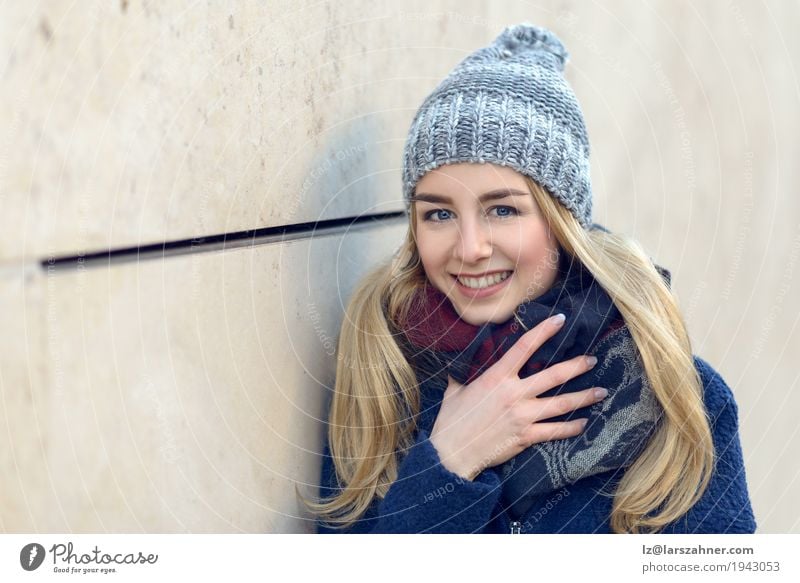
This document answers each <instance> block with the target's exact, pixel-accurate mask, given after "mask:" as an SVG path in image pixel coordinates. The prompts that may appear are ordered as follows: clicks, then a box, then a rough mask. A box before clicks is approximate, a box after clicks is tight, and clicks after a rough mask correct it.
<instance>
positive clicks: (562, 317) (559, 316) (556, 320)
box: [553, 314, 567, 326]
mask: <svg viewBox="0 0 800 583" xmlns="http://www.w3.org/2000/svg"><path fill="white" fill-rule="evenodd" d="M566 319H567V317H566V316H565V315H564V314H556V315H555V316H553V324H555V325H556V326H561V324H563V323H564V320H566Z"/></svg>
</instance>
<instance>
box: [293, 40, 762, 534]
mask: <svg viewBox="0 0 800 583" xmlns="http://www.w3.org/2000/svg"><path fill="white" fill-rule="evenodd" d="M566 60H567V53H566V51H565V49H564V47H563V45H562V44H561V42H560V41H559V40H558V38H557V37H556V36H555V35H553V34H552V33H551V32H550V31H547V30H546V29H542V28H538V27H534V26H531V25H518V26H514V27H510V28H508V29H506V30H505V31H504V32H503V33H502V34H501V35H500V36H499V37H498V38H497V39H496V40H495V42H494V43H492V44H491V45H489V46H487V47H484V48H482V49H480V50H478V51H476V52H475V53H473V54H471V55H470V56H468V57H467V58H466V59H465V60H464V61H462V62H461V63H460V64H459V65H458V66H457V67H456V68H455V69H454V70H453V71H452V72H451V73H450V75H448V77H447V78H446V79H445V80H444V81H442V83H441V84H440V85H439V86H438V87H437V88H436V90H434V92H433V93H432V94H431V95H430V96H428V98H427V99H426V100H425V102H424V103H423V104H422V106H421V108H420V110H419V111H418V113H417V115H416V117H415V119H414V122H413V124H412V126H411V129H410V131H409V136H408V141H407V143H406V148H405V154H404V168H403V180H404V193H405V196H406V198H407V201H408V205H409V219H410V222H409V230H408V235H407V238H406V240H405V243H404V245H403V246H402V247H401V249H400V250H399V251H398V253H397V254H396V255H395V256H394V257H392V258H391V260H390V261H388V262H387V263H385V264H383V265H381V266H380V267H379V268H377V269H375V270H373V271H372V272H371V273H369V274H368V275H367V277H365V279H364V280H363V281H362V282H361V284H360V286H359V287H358V288H357V289H356V291H355V293H354V294H353V297H352V299H351V301H350V304H349V306H348V309H347V313H346V315H345V318H344V323H343V325H342V331H341V335H340V339H339V363H338V367H337V376H336V387H335V393H334V396H333V400H332V403H331V410H330V418H329V428H328V436H327V437H328V439H327V443H326V446H325V452H324V456H323V468H322V486H321V490H320V494H321V496H322V498H323V499H322V500H321V501H313V502H312V501H307V500H304V502H306V504H307V505H308V506H309V508H310V509H311V510H312V511H313V512H314V513H315V514H316V515H317V516H318V517H319V522H318V526H319V531H320V532H354V533H366V532H372V533H388V532H394V533H400V532H412V533H416V532H420V533H422V532H429V533H434V532H445V533H479V532H483V533H495V532H498V533H503V532H505V533H507V532H513V533H528V532H530V533H534V532H536V533H543V532H586V533H594V532H598V533H604V532H617V533H623V532H633V533H637V532H686V533H691V532H720V533H722V532H754V531H755V520H754V517H753V513H752V509H751V506H750V501H749V497H748V493H747V485H746V481H745V473H744V465H743V461H742V452H741V447H740V443H739V437H738V429H737V408H736V403H735V401H734V399H733V395H732V393H731V391H730V389H729V388H728V387H727V386H726V384H725V382H724V381H723V380H722V379H721V378H720V376H719V375H718V374H717V373H716V372H715V371H714V370H713V369H712V368H711V367H710V366H709V365H708V364H707V363H706V362H704V361H703V360H701V359H699V358H697V357H694V356H693V355H692V351H691V346H690V343H689V338H688V335H687V332H686V326H685V324H684V322H683V320H682V318H681V315H680V313H679V311H678V308H677V305H676V300H675V297H674V296H673V294H672V292H671V291H670V289H669V283H670V280H669V273H668V272H667V271H666V270H663V269H661V268H659V267H656V266H655V265H654V264H653V263H652V262H651V261H650V259H649V257H648V256H647V255H646V254H645V253H644V252H643V251H642V250H641V248H640V247H639V246H638V245H637V244H636V243H634V242H632V241H630V240H628V239H626V238H624V237H622V236H619V235H615V234H612V233H610V232H608V231H607V230H605V229H603V228H601V227H599V226H598V225H596V224H593V223H592V221H591V207H592V199H591V183H590V179H589V143H588V138H587V135H586V128H585V125H584V121H583V115H582V113H581V110H580V107H579V105H578V102H577V100H576V98H575V95H574V93H573V92H572V90H571V89H570V87H569V86H568V84H567V83H566V81H565V79H564V77H563V68H564V64H565V62H566Z"/></svg>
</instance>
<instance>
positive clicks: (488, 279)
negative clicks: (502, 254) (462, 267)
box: [458, 271, 511, 289]
mask: <svg viewBox="0 0 800 583" xmlns="http://www.w3.org/2000/svg"><path fill="white" fill-rule="evenodd" d="M509 275H511V272H510V271H504V272H502V273H493V274H492V275H489V276H484V277H479V278H474V277H459V278H458V282H459V283H460V284H462V285H465V286H467V287H469V288H472V289H481V288H484V287H489V286H490V285H495V284H496V283H500V282H501V281H503V280H504V279H506V278H507V277H508V276H509Z"/></svg>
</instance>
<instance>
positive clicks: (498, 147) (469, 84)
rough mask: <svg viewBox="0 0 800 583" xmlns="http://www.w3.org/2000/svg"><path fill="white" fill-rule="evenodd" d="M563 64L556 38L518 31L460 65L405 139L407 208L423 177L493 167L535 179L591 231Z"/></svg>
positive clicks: (579, 118)
mask: <svg viewBox="0 0 800 583" xmlns="http://www.w3.org/2000/svg"><path fill="white" fill-rule="evenodd" d="M568 59H569V54H568V53H567V51H566V49H565V48H564V45H563V44H562V43H561V41H560V40H559V39H558V37H557V36H556V35H555V34H553V33H552V32H550V31H549V30H547V29H545V28H541V27H537V26H533V25H530V24H518V25H516V26H511V27H508V28H506V29H505V30H504V31H503V32H502V33H501V34H500V36H498V37H497V39H496V40H495V41H494V42H493V43H492V44H490V45H489V46H487V47H483V48H481V49H478V50H477V51H475V52H474V53H472V54H471V55H469V56H468V57H467V58H465V59H464V60H463V61H461V63H459V64H458V65H457V66H456V68H455V69H453V71H452V72H451V73H450V74H449V75H448V76H447V77H446V78H445V79H444V80H443V81H442V82H441V83H440V84H439V86H438V87H437V88H436V89H435V90H434V91H433V93H431V94H430V95H429V96H428V97H427V98H426V99H425V101H424V102H423V103H422V106H421V107H420V109H419V111H417V114H416V116H415V117H414V121H413V122H412V124H411V129H410V130H409V132H408V138H407V141H406V146H405V152H404V155H403V195H404V196H405V199H406V205H407V207H408V206H410V196H411V194H412V193H413V192H414V187H415V186H416V185H417V182H418V181H419V179H420V178H422V176H423V175H424V174H425V173H426V172H429V171H431V170H433V169H434V168H438V167H439V166H443V165H445V164H451V163H456V162H479V163H485V162H491V163H494V164H499V165H502V166H508V167H510V168H513V169H514V170H516V171H518V172H520V173H521V174H524V175H526V176H529V177H530V178H532V179H533V180H534V181H535V182H536V183H538V184H539V185H541V186H543V187H544V188H545V189H546V190H547V191H548V192H549V193H550V194H551V195H552V196H554V197H555V198H556V199H558V200H559V201H560V202H561V203H562V204H563V205H564V206H565V207H566V208H568V209H569V210H570V211H571V212H572V214H573V215H575V217H576V218H577V219H578V221H579V222H580V223H581V225H582V226H583V227H584V228H588V227H589V225H590V224H591V222H592V221H591V218H592V185H591V180H590V178H589V139H588V136H587V134H586V125H585V124H584V121H583V113H582V112H581V108H580V106H579V105H578V100H577V99H576V97H575V94H574V93H573V91H572V89H571V88H570V87H569V85H568V84H567V82H566V80H565V79H564V76H563V74H562V73H563V71H564V65H565V63H566V62H567V60H568Z"/></svg>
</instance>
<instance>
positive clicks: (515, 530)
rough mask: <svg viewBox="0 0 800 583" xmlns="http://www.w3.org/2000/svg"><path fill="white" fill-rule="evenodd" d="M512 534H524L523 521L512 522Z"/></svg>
mask: <svg viewBox="0 0 800 583" xmlns="http://www.w3.org/2000/svg"><path fill="white" fill-rule="evenodd" d="M511 534H522V523H521V522H520V521H519V520H514V521H512V522H511Z"/></svg>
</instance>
